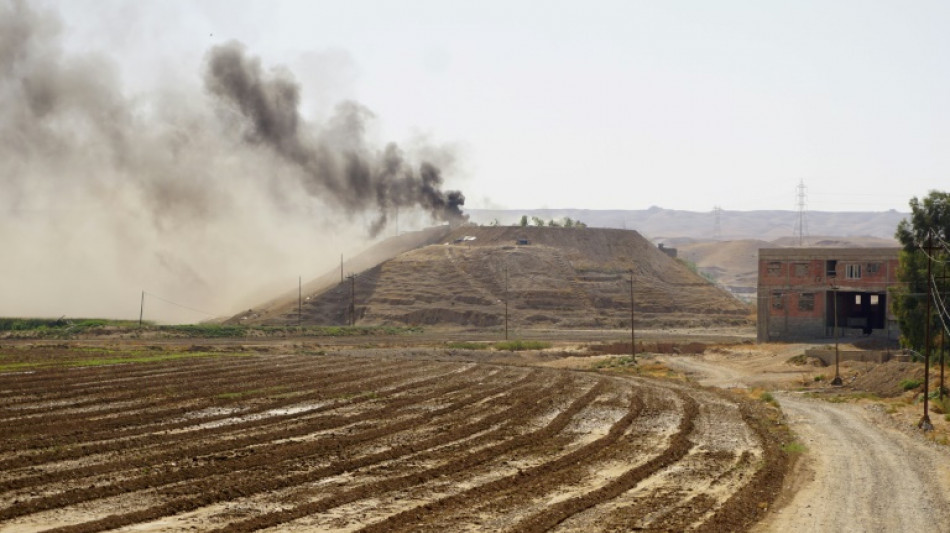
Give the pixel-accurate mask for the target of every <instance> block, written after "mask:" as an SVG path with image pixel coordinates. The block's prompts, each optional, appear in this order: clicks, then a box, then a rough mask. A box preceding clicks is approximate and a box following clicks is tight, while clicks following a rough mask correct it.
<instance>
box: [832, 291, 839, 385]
mask: <svg viewBox="0 0 950 533" xmlns="http://www.w3.org/2000/svg"><path fill="white" fill-rule="evenodd" d="M836 281H837V280H836V279H835V278H834V277H832V278H831V296H832V298H833V300H832V301H833V307H834V313H835V379H833V380H831V384H832V385H837V386H840V385H841V384H842V382H841V374H839V373H838V359H839V352H838V284H837V283H836Z"/></svg>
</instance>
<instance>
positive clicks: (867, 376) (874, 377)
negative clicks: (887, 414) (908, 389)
mask: <svg viewBox="0 0 950 533" xmlns="http://www.w3.org/2000/svg"><path fill="white" fill-rule="evenodd" d="M907 379H920V380H922V379H924V367H923V365H921V364H919V363H904V362H899V361H888V362H887V363H883V364H880V365H874V366H873V367H872V368H871V369H870V370H869V371H868V372H866V373H864V374H861V375H859V376H858V377H857V378H855V380H854V383H852V386H853V387H854V388H856V389H861V390H865V391H868V392H872V393H874V394H876V395H878V396H881V397H883V398H886V397H893V396H900V395H901V393H903V392H904V388H903V386H901V381H904V380H907Z"/></svg>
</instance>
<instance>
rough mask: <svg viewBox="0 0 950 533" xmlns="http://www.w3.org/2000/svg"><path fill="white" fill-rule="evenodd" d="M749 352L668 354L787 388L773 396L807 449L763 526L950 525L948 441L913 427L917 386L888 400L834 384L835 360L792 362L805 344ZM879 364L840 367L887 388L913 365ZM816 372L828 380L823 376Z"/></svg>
mask: <svg viewBox="0 0 950 533" xmlns="http://www.w3.org/2000/svg"><path fill="white" fill-rule="evenodd" d="M744 352H745V353H743V350H742V349H739V350H736V349H731V348H727V349H721V350H718V351H712V352H710V353H708V354H707V355H704V356H701V357H686V356H663V357H661V358H660V359H661V360H662V361H663V362H664V363H665V364H667V365H670V366H671V367H673V368H678V369H680V370H682V371H685V372H688V373H690V374H692V375H693V376H694V377H695V378H696V379H697V380H698V381H699V382H700V383H702V384H706V385H712V386H717V387H726V388H733V387H746V388H750V387H764V388H768V389H772V390H784V391H785V392H781V393H776V394H775V397H776V398H777V399H778V401H779V403H780V404H781V406H782V409H783V411H784V412H785V414H786V416H787V419H788V423H789V425H790V427H791V428H792V430H793V431H794V432H795V433H796V434H797V435H798V439H799V442H800V443H801V444H803V445H804V446H805V448H806V450H805V453H804V454H803V461H801V462H799V463H798V468H797V469H796V475H794V476H791V477H790V478H789V482H788V485H787V487H786V491H785V495H784V496H783V499H782V500H781V503H782V505H780V506H779V507H777V508H776V510H775V511H774V512H772V513H770V514H769V516H768V517H767V518H766V519H765V520H764V521H763V522H762V523H760V524H759V525H758V526H757V527H756V530H757V531H843V532H866V531H880V532H886V531H915V530H916V531H920V530H923V531H948V530H950V526H947V524H948V523H950V497H948V495H950V449H948V447H947V446H946V445H940V444H936V443H935V442H934V441H935V440H937V439H936V438H934V437H933V435H934V434H929V435H927V436H924V435H923V434H922V433H921V432H919V431H917V430H916V429H915V423H916V421H917V420H919V418H920V416H921V414H922V413H921V411H920V405H919V404H915V403H914V402H913V401H912V400H913V398H914V396H915V391H909V392H907V393H906V396H905V397H904V398H900V397H899V398H895V399H893V400H890V401H885V400H881V399H878V398H877V397H876V396H872V395H869V394H868V393H867V392H866V391H857V390H854V389H849V388H845V389H844V390H831V389H830V388H829V387H828V386H827V379H830V377H829V376H831V375H833V369H829V368H815V367H811V368H809V367H793V366H791V365H789V364H787V363H786V361H787V360H788V359H789V358H790V357H792V356H794V355H796V354H800V353H802V347H801V346H796V345H771V346H770V345H762V346H749V347H746V348H745V350H744ZM888 365H891V363H888ZM881 366H883V365H871V364H863V363H861V364H846V365H843V368H844V370H843V372H842V374H843V376H844V377H845V382H846V383H849V382H850V383H855V382H858V383H860V380H861V379H862V377H864V376H869V378H868V379H866V380H865V381H866V383H869V384H872V383H873V384H876V385H877V386H880V387H881V390H889V383H890V382H892V381H893V380H894V376H892V375H890V374H894V371H895V370H896V371H898V372H906V373H908V374H907V375H912V372H913V369H907V368H903V367H899V366H890V367H887V368H876V367H881ZM918 366H919V365H918ZM816 376H823V377H824V379H823V380H822V381H820V382H816V381H815V377H816ZM870 378H874V379H870ZM803 389H804V391H803ZM805 391H811V392H805ZM842 399H843V400H845V401H844V402H842ZM829 400H832V401H829ZM931 419H932V420H933V421H934V423H935V425H937V431H936V432H935V433H936V434H937V435H940V434H941V432H942V434H943V435H946V432H947V429H948V425H950V424H948V423H947V422H946V420H945V419H944V417H943V415H941V414H939V413H931ZM938 438H939V437H938Z"/></svg>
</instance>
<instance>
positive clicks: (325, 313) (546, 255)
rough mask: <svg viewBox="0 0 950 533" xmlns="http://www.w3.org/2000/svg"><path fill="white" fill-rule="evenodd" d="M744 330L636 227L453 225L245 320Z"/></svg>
mask: <svg viewBox="0 0 950 533" xmlns="http://www.w3.org/2000/svg"><path fill="white" fill-rule="evenodd" d="M631 271H632V273H633V274H632V276H633V288H634V299H635V301H636V306H635V314H636V321H637V324H638V325H642V326H688V325H712V324H739V323H745V321H746V320H748V313H749V310H748V308H747V307H746V306H745V305H744V304H742V303H741V302H739V301H738V300H736V299H735V298H733V297H732V296H730V295H729V294H728V293H726V292H725V291H723V290H721V289H719V288H717V287H716V286H714V285H712V284H710V283H709V282H707V281H706V280H705V279H704V278H702V277H701V276H699V275H697V274H696V273H695V272H693V271H691V270H690V269H689V268H688V267H687V266H686V265H685V264H684V263H683V262H681V261H678V260H676V259H673V258H670V257H669V256H667V255H666V254H664V253H663V252H661V251H659V250H658V249H657V248H656V247H655V246H654V245H652V244H651V243H650V242H648V241H647V240H646V239H644V238H643V237H642V236H641V235H640V234H639V233H637V232H635V231H627V230H616V229H594V228H558V227H526V228H522V227H476V226H466V227H460V228H457V229H455V230H453V231H452V232H451V233H449V234H447V235H446V236H444V237H443V238H441V239H440V240H438V242H436V243H434V244H429V245H425V246H420V247H418V248H415V249H413V250H410V251H407V252H404V253H401V254H398V255H396V256H395V257H393V258H391V259H388V260H385V261H382V262H380V263H379V264H377V265H375V266H373V267H371V268H367V269H366V270H363V271H361V272H359V274H358V276H356V277H355V278H354V279H352V280H347V281H345V282H343V283H340V282H339V277H337V278H336V284H335V285H333V286H330V287H328V288H326V289H317V290H308V291H306V292H305V293H304V302H303V306H302V316H300V317H299V318H298V309H297V302H296V300H294V301H285V302H284V303H283V304H282V305H272V306H271V308H270V309H269V310H268V311H267V312H260V311H251V312H244V313H242V314H240V315H238V316H236V317H234V318H232V319H231V321H235V322H242V323H264V324H293V323H296V322H297V321H298V320H300V321H301V322H302V323H305V324H347V323H349V322H350V321H351V320H355V323H356V324H359V325H429V326H435V325H444V326H463V327H500V326H502V325H503V324H504V317H505V311H506V305H505V304H506V301H507V312H508V316H509V325H510V327H512V328H549V327H555V328H620V327H629V324H630V279H631Z"/></svg>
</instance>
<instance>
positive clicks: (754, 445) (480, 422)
mask: <svg viewBox="0 0 950 533" xmlns="http://www.w3.org/2000/svg"><path fill="white" fill-rule="evenodd" d="M16 352H17V353H16V354H13V355H10V354H6V355H4V356H3V359H2V362H3V363H5V365H6V366H5V368H7V370H8V371H6V372H4V373H0V430H2V433H0V530H2V531H37V530H48V529H49V530H54V531H62V532H91V531H104V530H112V529H124V530H135V531H159V530H161V531H183V530H195V529H197V530H220V531H253V530H262V529H271V530H274V531H277V530H281V531H287V530H299V531H304V530H320V531H334V530H339V531H344V530H345V531H351V530H362V531H425V530H451V531H458V530H471V531H483V530H506V531H509V530H510V531H545V530H549V529H554V530H560V531H597V530H630V529H638V528H639V529H646V530H654V529H656V530H667V529H669V530H684V529H693V528H695V529H698V530H710V531H722V530H743V529H746V528H747V527H748V526H749V525H750V524H751V523H753V522H754V521H755V520H757V519H758V518H759V517H760V516H761V514H762V513H763V512H764V508H765V507H767V506H768V504H769V503H770V502H771V501H772V499H773V498H774V497H775V496H776V495H777V492H778V489H779V486H780V485H781V479H782V475H783V473H784V465H785V463H784V455H783V454H782V453H781V451H779V448H778V444H777V443H776V442H775V438H774V437H773V436H771V435H770V434H769V432H768V431H767V430H766V429H763V428H765V427H766V425H765V424H764V423H762V422H761V421H760V416H759V414H758V413H756V412H755V410H756V409H758V407H757V406H756V405H753V404H751V403H746V402H740V401H737V400H733V399H730V398H728V397H726V396H723V395H720V394H717V393H713V392H709V391H706V390H702V389H696V388H692V387H690V386H687V385H686V384H681V383H678V382H672V381H659V380H647V379H638V378H630V377H625V376H611V375H604V374H598V373H591V372H576V371H568V370H559V369H553V368H532V367H523V366H503V365H495V364H488V363H481V362H473V361H454V360H451V361H437V360H435V357H436V356H437V355H438V352H435V351H433V352H421V351H416V352H411V351H409V350H406V349H400V350H398V351H392V352H384V351H380V350H375V351H359V350H347V351H342V352H339V353H336V354H331V355H323V354H320V355H300V354H295V355H289V354H284V355H275V354H261V355H243V356H238V355H234V354H230V355H223V354H218V355H212V354H202V355H203V356H190V355H188V354H187V353H183V354H178V355H177V356H175V357H170V356H169V357H164V356H163V354H161V353H159V354H158V356H156V355H155V354H151V355H150V354H148V353H146V354H145V355H141V354H136V355H135V356H134V357H133V356H132V355H129V354H126V355H124V356H121V357H118V356H109V357H112V358H111V359H110V358H109V357H106V354H103V353H98V352H95V351H88V352H80V351H78V350H76V349H67V348H44V349H42V350H38V349H34V350H23V349H18V350H16ZM11 360H14V362H13V363H10V361H11ZM15 360H22V361H23V365H22V367H17V366H16V365H17V364H19V363H16V362H15ZM13 369H18V370H19V371H14V370H13Z"/></svg>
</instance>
